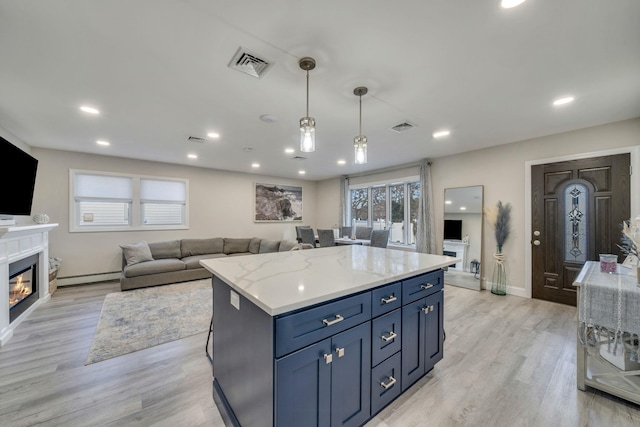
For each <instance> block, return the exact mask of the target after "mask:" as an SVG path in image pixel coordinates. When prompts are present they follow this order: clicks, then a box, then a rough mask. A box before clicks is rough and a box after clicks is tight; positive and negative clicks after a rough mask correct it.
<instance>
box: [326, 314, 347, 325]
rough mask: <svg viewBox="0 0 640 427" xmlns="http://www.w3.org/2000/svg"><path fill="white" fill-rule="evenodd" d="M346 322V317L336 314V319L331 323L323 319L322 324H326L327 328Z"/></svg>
mask: <svg viewBox="0 0 640 427" xmlns="http://www.w3.org/2000/svg"><path fill="white" fill-rule="evenodd" d="M343 320H344V317H342V316H340V315H339V314H336V318H335V319H333V320H331V321H329V320H327V319H322V323H324V325H325V326H331V325H335V324H336V323H338V322H342V321H343Z"/></svg>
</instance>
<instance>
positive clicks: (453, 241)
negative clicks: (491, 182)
mask: <svg viewBox="0 0 640 427" xmlns="http://www.w3.org/2000/svg"><path fill="white" fill-rule="evenodd" d="M483 200H484V194H483V186H482V185H476V186H474V187H458V188H447V189H445V190H444V234H443V236H444V242H443V251H442V254H443V255H449V256H454V257H456V258H462V262H459V263H456V264H454V265H452V266H449V269H448V271H445V273H444V283H445V284H449V285H455V286H461V287H464V288H468V289H475V290H478V291H479V290H480V289H481V284H482V283H481V277H482V268H483V267H484V263H483V260H482V237H483V221H482V206H483Z"/></svg>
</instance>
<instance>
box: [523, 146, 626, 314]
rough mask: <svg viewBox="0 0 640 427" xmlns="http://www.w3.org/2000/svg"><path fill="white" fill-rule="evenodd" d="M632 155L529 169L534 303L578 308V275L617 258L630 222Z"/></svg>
mask: <svg viewBox="0 0 640 427" xmlns="http://www.w3.org/2000/svg"><path fill="white" fill-rule="evenodd" d="M630 159H631V157H630V154H618V155H613V156H604V157H594V158H590V159H583V160H571V161H566V162H559V163H549V164H545V165H537V166H533V167H532V168H531V186H532V189H531V190H532V191H531V197H532V203H531V206H532V213H531V233H532V241H531V245H532V248H531V253H532V268H533V271H532V296H533V298H538V299H544V300H547V301H553V302H558V303H562V304H569V305H574V306H575V305H576V288H575V287H574V286H573V281H574V280H575V278H576V276H577V274H578V273H579V272H580V269H581V268H582V265H583V264H584V263H585V262H586V261H597V260H598V255H599V254H617V255H618V262H622V260H623V259H624V256H623V254H622V253H621V252H620V250H619V248H618V246H617V245H618V244H619V243H620V237H621V224H622V221H624V220H627V219H629V218H630V168H629V166H630Z"/></svg>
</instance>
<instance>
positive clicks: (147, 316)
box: [85, 279, 213, 365]
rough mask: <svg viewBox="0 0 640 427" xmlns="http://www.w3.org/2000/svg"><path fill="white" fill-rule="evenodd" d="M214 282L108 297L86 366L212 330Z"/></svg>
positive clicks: (199, 282)
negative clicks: (212, 288)
mask: <svg viewBox="0 0 640 427" xmlns="http://www.w3.org/2000/svg"><path fill="white" fill-rule="evenodd" d="M212 299H213V296H212V292H211V279H203V280H195V281H192V282H185V283H176V284H172V285H164V286H155V287H152V288H144V289H135V290H131V291H125V292H113V293H110V294H107V296H106V297H105V299H104V303H103V304H102V311H101V313H100V319H99V320H98V326H97V327H96V332H95V334H94V336H93V342H92V343H91V348H90V349H89V355H88V356H87V360H86V362H85V365H90V364H92V363H96V362H100V361H103V360H106V359H111V358H113V357H118V356H122V355H124V354H129V353H133V352H135V351H139V350H143V349H145V348H149V347H153V346H156V345H159V344H164V343H167V342H170V341H175V340H179V339H181V338H185V337H188V336H190V335H195V334H198V333H200V332H206V331H208V330H209V325H210V323H211V315H212V312H213V301H212Z"/></svg>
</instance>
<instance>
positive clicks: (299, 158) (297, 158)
mask: <svg viewBox="0 0 640 427" xmlns="http://www.w3.org/2000/svg"><path fill="white" fill-rule="evenodd" d="M291 160H307V158H306V157H302V156H293V157H292V158H291Z"/></svg>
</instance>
